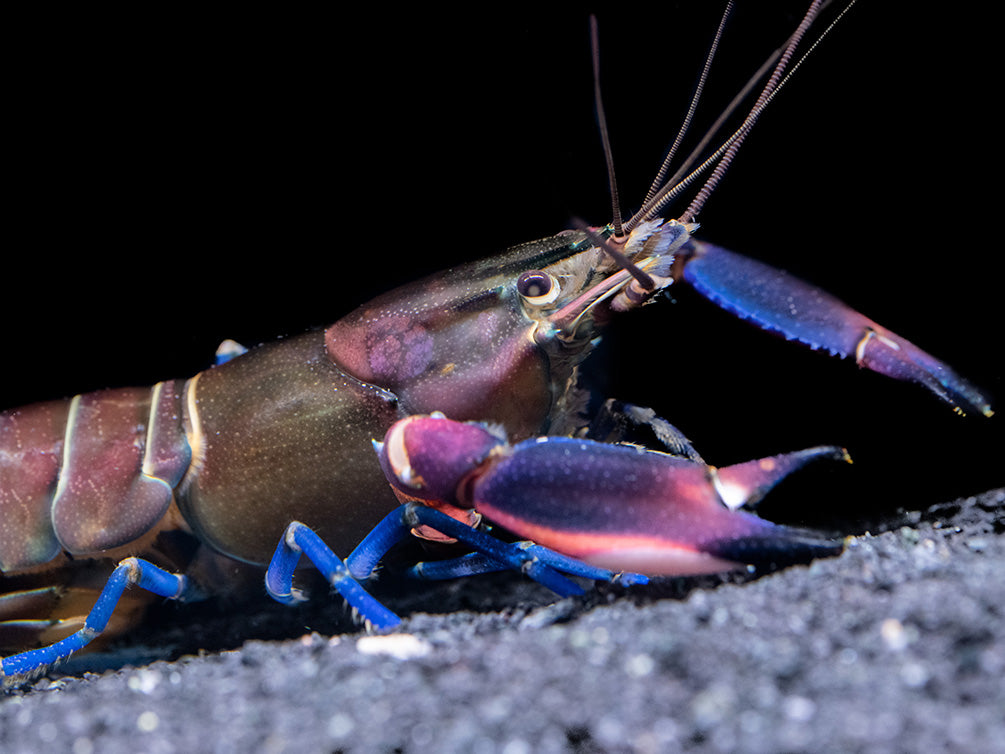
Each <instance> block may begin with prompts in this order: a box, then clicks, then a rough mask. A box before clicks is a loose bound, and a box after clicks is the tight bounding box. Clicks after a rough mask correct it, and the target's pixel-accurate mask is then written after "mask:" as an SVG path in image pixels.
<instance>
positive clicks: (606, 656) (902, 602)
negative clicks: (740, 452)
mask: <svg viewBox="0 0 1005 754" xmlns="http://www.w3.org/2000/svg"><path fill="white" fill-rule="evenodd" d="M1003 573H1005V489H1000V490H995V491H991V492H988V493H986V494H984V495H981V496H978V497H975V498H967V499H964V500H958V501H955V502H953V503H949V504H946V505H943V506H937V507H936V508H934V509H932V510H930V511H928V512H926V513H925V514H924V515H921V514H915V515H913V516H908V517H907V518H906V519H905V521H904V525H903V526H900V527H897V528H894V529H891V530H889V531H886V532H885V533H882V534H880V535H875V536H873V535H865V536H860V537H856V538H855V539H853V540H852V541H851V542H850V543H849V547H848V549H847V551H846V552H845V553H844V554H843V555H842V556H840V557H838V558H834V559H831V560H824V561H818V562H816V563H814V564H813V565H812V566H809V567H796V568H790V569H788V570H785V571H781V572H777V573H774V574H770V575H767V576H764V577H762V578H758V579H753V580H749V581H746V582H745V583H744V582H742V581H739V582H736V583H725V582H721V583H717V582H711V584H710V585H709V586H705V585H704V583H703V584H702V586H701V588H691V589H689V588H688V586H687V585H684V586H681V584H680V582H666V583H663V584H658V585H656V586H653V587H647V588H644V589H636V590H632V591H631V592H630V593H629V594H627V595H623V594H622V595H614V594H608V595H606V596H604V595H601V596H600V597H597V596H596V595H595V596H594V597H593V598H592V602H593V603H597V602H600V603H604V602H605V601H609V604H599V605H598V604H593V605H592V606H591V604H590V600H586V601H583V600H564V601H562V602H559V603H556V604H554V605H550V606H549V605H546V606H541V607H530V608H511V609H508V610H506V611H504V612H491V613H472V612H460V613H450V614H446V615H427V614H414V615H412V616H411V617H410V618H409V619H408V620H406V622H405V624H404V626H403V628H402V633H404V634H407V635H408V636H407V637H403V638H395V637H364V636H363V635H360V634H353V635H342V636H336V637H334V638H331V639H329V638H326V637H322V636H320V635H317V634H309V635H306V636H304V637H303V638H301V639H298V640H292V641H285V642H263V641H258V640H256V641H248V642H247V643H246V644H244V646H243V647H241V648H240V649H239V650H237V651H225V652H222V653H219V654H209V655H206V656H202V657H193V656H186V657H183V658H182V659H180V660H178V661H176V662H154V663H153V664H151V665H149V666H146V667H141V668H132V667H126V668H123V669H121V670H117V671H108V672H106V673H104V674H102V675H97V674H93V673H91V674H86V675H85V677H84V678H82V679H81V678H76V677H65V676H64V677H54V678H53V679H48V680H46V679H43V680H41V681H38V682H36V684H35V685H34V686H31V687H28V688H24V689H18V690H15V691H12V692H9V693H8V694H7V695H6V696H5V697H3V698H2V699H0V750H3V751H19V752H33V751H56V750H60V751H72V752H74V754H88V753H89V752H103V753H104V752H108V753H110V754H114V753H115V752H130V754H135V753H136V752H173V751H186V752H192V751H213V752H249V751H266V752H285V751H289V752H330V751H400V752H420V751H437V752H455V751H456V752H505V753H506V754H521V753H523V752H600V751H615V752H620V751H625V752H629V751H630V752H666V751H735V752H778V751H813V752H828V751H841V752H846V751H981V752H1003V751H1005V682H1003V677H1005V620H1003V612H1005V607H1003V605H1005V577H1003ZM675 591H680V592H681V593H683V594H685V595H686V596H685V597H684V598H683V599H675V598H668V597H666V595H667V594H668V593H671V594H672V593H673V592H675ZM507 599H509V597H507Z"/></svg>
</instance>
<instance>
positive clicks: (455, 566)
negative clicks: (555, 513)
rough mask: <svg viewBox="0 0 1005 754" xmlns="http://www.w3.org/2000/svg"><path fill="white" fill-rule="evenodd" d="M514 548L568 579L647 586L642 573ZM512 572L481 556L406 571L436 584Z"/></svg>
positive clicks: (525, 545)
mask: <svg viewBox="0 0 1005 754" xmlns="http://www.w3.org/2000/svg"><path fill="white" fill-rule="evenodd" d="M513 546H514V547H519V548H521V549H523V550H524V551H525V552H527V553H528V554H530V555H532V556H534V557H535V558H537V559H538V560H539V561H540V562H541V563H543V564H545V565H547V566H549V567H551V568H554V569H555V570H557V571H561V572H562V573H567V574H569V575H570V576H579V577H581V578H584V579H591V580H592V581H609V582H611V583H618V584H622V585H624V586H634V585H636V584H648V583H649V578H648V577H647V576H643V575H642V574H641V573H631V572H620V573H618V572H615V571H609V570H607V569H606V568H598V567H597V566H591V565H589V564H588V563H583V562H582V561H580V560H576V559H575V558H570V557H569V556H568V555H562V554H561V553H557V552H555V551H554V550H549V549H548V548H547V547H542V546H541V545H537V544H534V543H533V542H529V541H523V542H514V543H513ZM509 568H511V566H510V565H508V564H506V563H503V562H501V561H499V560H495V559H493V558H491V557H489V556H487V555H483V554H482V553H480V552H472V553H468V554H467V555H462V556H461V557H459V558H451V559H449V560H431V561H423V562H422V563H416V564H415V565H414V566H413V567H412V568H411V569H409V575H410V576H413V577H414V578H417V579H424V580H427V581H436V580H440V579H454V578H459V577H462V576H477V575H479V574H482V573H494V572H495V571H503V570H507V569H509Z"/></svg>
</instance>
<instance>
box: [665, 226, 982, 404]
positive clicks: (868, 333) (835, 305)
mask: <svg viewBox="0 0 1005 754" xmlns="http://www.w3.org/2000/svg"><path fill="white" fill-rule="evenodd" d="M693 246H694V249H695V255H694V256H693V257H692V258H691V259H690V260H689V261H688V262H687V263H686V265H685V267H684V279H685V280H686V281H687V282H688V283H690V284H691V285H692V286H693V287H694V288H695V290H697V291H698V292H699V293H701V294H702V295H703V296H705V297H706V298H708V299H709V300H710V301H713V302H714V303H716V304H718V305H719V306H721V307H722V308H723V309H725V310H726V311H729V312H732V313H733V314H736V315H737V316H739V317H742V318H743V319H748V320H750V321H751V322H753V323H754V324H756V325H757V326H758V327H761V328H762V329H764V330H768V331H770V332H775V333H778V334H780V335H783V336H784V337H785V338H787V339H789V340H797V341H799V342H800V343H804V344H806V345H808V346H809V347H810V348H813V349H824V350H826V351H828V352H829V353H831V354H832V355H835V356H841V357H848V356H854V357H855V361H856V362H857V363H858V365H859V366H862V367H866V368H868V369H872V370H873V371H876V372H880V373H881V374H885V375H887V376H889V377H893V378H895V379H898V380H912V381H914V382H919V383H921V384H922V385H924V386H926V387H927V388H928V389H929V390H931V391H932V392H933V393H935V394H936V395H938V396H939V397H940V398H942V399H943V400H945V401H947V402H948V403H950V404H952V405H953V406H954V407H955V408H956V410H957V411H959V412H960V413H962V412H963V411H964V410H970V409H973V410H976V411H979V412H980V413H982V414H984V415H985V416H991V415H992V414H993V413H994V412H993V411H992V410H991V406H990V404H989V403H988V400H987V398H985V397H984V396H983V395H981V393H980V391H978V390H977V389H976V388H975V387H974V386H973V385H971V384H970V383H968V382H967V381H966V380H965V379H963V378H962V377H960V375H958V374H956V372H954V371H953V370H952V369H951V368H950V367H949V366H948V365H946V364H944V363H942V362H941V361H939V360H938V359H936V358H935V357H934V356H932V355H931V354H928V353H926V352H925V351H922V350H921V349H920V348H918V347H917V346H916V345H914V344H913V343H911V342H910V341H908V340H905V339H904V338H902V337H900V336H899V335H897V334H896V333H893V332H891V331H890V330H887V329H886V328H885V327H883V326H882V325H880V324H877V323H876V322H873V321H872V320H871V319H869V318H868V317H866V316H864V315H862V314H859V313H858V312H857V311H855V310H854V309H852V308H851V307H849V306H848V305H846V304H845V303H844V302H842V301H840V300H839V299H837V298H835V297H834V296H832V295H831V294H829V293H827V292H826V291H823V290H820V289H819V288H816V287H815V286H812V285H810V284H809V283H806V282H805V281H803V280H800V279H799V278H796V277H793V276H792V275H789V274H788V273H787V272H785V271H783V270H778V269H775V268H774V267H771V266H769V265H766V264H763V263H761V262H758V261H755V260H753V259H749V258H747V257H744V256H742V255H740V254H736V253H735V252H732V251H728V250H727V249H723V248H721V247H719V246H713V245H711V244H707V243H701V242H693Z"/></svg>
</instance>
